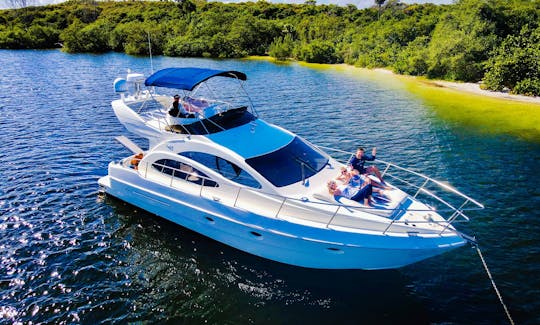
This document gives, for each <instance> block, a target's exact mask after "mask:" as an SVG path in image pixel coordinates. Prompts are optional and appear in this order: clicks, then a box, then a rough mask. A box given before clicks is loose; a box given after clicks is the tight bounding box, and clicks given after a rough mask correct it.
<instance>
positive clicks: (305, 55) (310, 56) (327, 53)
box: [296, 40, 340, 63]
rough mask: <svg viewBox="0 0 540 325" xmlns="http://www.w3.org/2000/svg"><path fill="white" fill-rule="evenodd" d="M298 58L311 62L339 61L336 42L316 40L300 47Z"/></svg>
mask: <svg viewBox="0 0 540 325" xmlns="http://www.w3.org/2000/svg"><path fill="white" fill-rule="evenodd" d="M296 56H297V58H298V59H300V60H302V61H306V62H309V63H339V62H340V58H339V57H338V55H337V54H336V50H335V46H334V44H332V43H330V42H328V41H319V40H315V41H313V42H311V43H308V44H304V45H303V46H301V47H299V48H298V50H297V54H296Z"/></svg>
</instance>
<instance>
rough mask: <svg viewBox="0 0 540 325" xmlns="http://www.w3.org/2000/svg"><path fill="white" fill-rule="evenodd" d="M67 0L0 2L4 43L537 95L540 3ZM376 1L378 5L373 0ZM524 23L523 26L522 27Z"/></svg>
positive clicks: (513, 0)
mask: <svg viewBox="0 0 540 325" xmlns="http://www.w3.org/2000/svg"><path fill="white" fill-rule="evenodd" d="M372 3H373V6H372V7H371V8H367V9H362V10H358V9H357V8H356V7H355V6H354V5H347V6H343V7H342V6H337V5H317V4H316V1H307V2H306V3H304V4H283V3H280V4H274V3H270V2H268V1H256V2H241V3H232V4H229V3H224V2H215V1H212V2H207V1H205V0H181V1H180V0H179V1H122V2H119V1H95V0H70V1H67V2H64V3H61V4H58V5H49V6H43V7H28V8H22V9H17V10H0V48H10V49H22V48H53V47H58V44H59V43H60V42H62V43H63V45H64V50H66V51H69V52H105V51H119V52H125V53H128V54H132V55H146V54H148V52H149V46H148V37H149V36H150V41H151V45H152V52H153V53H154V54H165V55H169V56H187V57H201V56H203V57H216V58H229V57H242V56H246V55H265V54H269V55H271V56H273V57H276V58H278V59H282V60H283V59H288V58H293V59H298V60H304V61H307V62H317V63H339V62H346V63H349V64H354V65H358V66H364V67H385V68H391V69H393V70H394V71H396V72H398V73H402V74H411V75H427V76H429V77H431V78H442V79H451V80H462V81H479V80H482V79H483V80H484V84H485V87H488V88H490V89H502V88H505V87H506V88H510V89H511V90H512V91H513V92H517V93H527V94H532V93H538V91H537V89H538V71H539V70H540V69H539V67H538V64H539V63H538V62H540V59H538V57H539V56H538V47H537V45H538V44H540V41H538V36H537V34H538V31H537V29H538V28H539V24H540V1H526V0H457V2H456V3H454V4H452V5H444V6H437V5H433V4H412V5H407V4H404V3H401V2H399V1H397V0H388V1H383V0H380V1H379V0H374V1H373V2H372ZM379 5H380V6H379ZM525 26H527V27H526V28H525Z"/></svg>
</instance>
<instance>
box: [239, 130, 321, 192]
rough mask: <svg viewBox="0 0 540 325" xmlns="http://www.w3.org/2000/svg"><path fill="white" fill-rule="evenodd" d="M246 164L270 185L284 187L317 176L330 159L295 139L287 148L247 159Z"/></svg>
mask: <svg viewBox="0 0 540 325" xmlns="http://www.w3.org/2000/svg"><path fill="white" fill-rule="evenodd" d="M246 162H247V163H248V164H249V165H250V166H251V167H253V168H254V169H255V170H256V171H257V172H259V174H261V175H262V176H263V177H264V178H266V179H267V180H268V181H269V182H270V183H272V184H274V185H275V186H277V187H282V186H287V185H290V184H293V183H296V182H299V181H302V180H305V179H307V178H308V177H311V176H313V175H315V174H316V173H318V172H319V171H320V170H321V169H323V168H324V166H326V164H327V163H328V159H327V158H326V157H325V156H323V155H322V154H321V153H319V152H318V151H317V150H315V149H314V148H313V147H311V146H310V145H308V144H307V143H305V142H304V141H302V140H301V139H300V138H298V137H295V138H294V139H293V141H292V142H291V143H289V144H288V145H286V146H285V147H283V148H281V149H279V150H277V151H274V152H271V153H269V154H266V155H263V156H259V157H254V158H249V159H246Z"/></svg>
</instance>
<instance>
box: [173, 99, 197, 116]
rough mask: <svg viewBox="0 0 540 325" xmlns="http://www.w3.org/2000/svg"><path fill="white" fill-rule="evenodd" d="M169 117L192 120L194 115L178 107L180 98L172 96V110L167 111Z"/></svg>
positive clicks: (180, 106)
mask: <svg viewBox="0 0 540 325" xmlns="http://www.w3.org/2000/svg"><path fill="white" fill-rule="evenodd" d="M169 115H171V116H173V117H183V118H193V117H195V115H194V114H193V113H188V112H187V111H186V110H185V108H184V107H183V106H182V105H180V96H179V95H174V100H173V103H172V108H171V109H170V110H169Z"/></svg>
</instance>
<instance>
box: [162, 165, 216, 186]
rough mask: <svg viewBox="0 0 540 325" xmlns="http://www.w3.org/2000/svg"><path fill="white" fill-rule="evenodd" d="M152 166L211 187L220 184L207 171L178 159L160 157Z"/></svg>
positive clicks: (177, 176) (174, 175) (163, 171)
mask: <svg viewBox="0 0 540 325" xmlns="http://www.w3.org/2000/svg"><path fill="white" fill-rule="evenodd" d="M152 167H154V168H155V169H157V170H158V171H160V172H162V173H164V174H167V175H171V176H173V177H176V178H179V179H183V180H185V181H188V182H191V183H195V184H199V185H204V186H210V187H217V186H218V184H217V183H216V182H214V181H213V180H210V179H209V178H208V176H207V175H206V174H205V173H203V172H201V171H200V170H197V169H195V168H193V167H192V166H190V165H188V164H185V163H182V162H180V161H177V160H172V159H160V160H157V161H156V162H154V163H153V164H152Z"/></svg>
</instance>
